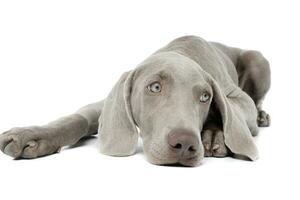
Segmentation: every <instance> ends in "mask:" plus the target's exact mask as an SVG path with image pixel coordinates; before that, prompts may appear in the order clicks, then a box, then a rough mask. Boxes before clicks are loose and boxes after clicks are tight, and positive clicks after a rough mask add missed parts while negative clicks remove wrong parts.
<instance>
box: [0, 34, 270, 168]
mask: <svg viewBox="0 0 300 200" xmlns="http://www.w3.org/2000/svg"><path fill="white" fill-rule="evenodd" d="M269 87H270V68H269V64H268V61H267V60H266V59H265V58H264V57H263V55H262V54H261V53H260V52H258V51H253V50H242V49H239V48H232V47H228V46H225V45H222V44H219V43H214V42H207V41H205V40H203V39H201V38H200V37H196V36H184V37H180V38H177V39H175V40H173V41H172V42H171V43H169V44H168V45H167V46H165V47H163V48H161V49H159V50H158V51H157V52H155V53H154V54H152V55H151V56H150V57H148V58H147V59H146V60H145V61H143V62H142V63H141V64H139V65H138V66H137V67H136V68H135V69H133V70H131V71H128V72H125V73H124V74H123V75H122V76H121V78H120V79H119V81H118V82H117V83H116V85H115V86H114V87H113V89H112V91H111V92H110V93H109V95H108V97H107V98H106V99H104V100H102V101H99V102H97V103H93V104H89V105H87V106H85V107H83V108H81V109H79V110H78V111H77V112H76V113H75V114H72V115H69V116H66V117H63V118H60V119H58V120H56V121H54V122H51V123H49V124H47V125H44V126H30V127H24V128H13V129H11V130H9V131H7V132H5V133H3V134H2V135H1V136H0V148H1V150H2V151H3V152H4V153H5V154H7V155H9V156H12V157H14V158H37V157H40V156H44V155H49V154H53V153H56V152H58V151H59V150H60V149H61V148H62V147H63V146H67V145H74V144H75V143H77V142H78V141H79V140H80V139H81V138H83V137H87V136H91V135H94V134H97V133H99V136H98V138H99V143H100V151H101V152H102V153H104V154H107V155H112V156H129V155H132V154H134V153H135V149H136V146H137V141H138V137H139V135H140V136H141V138H142V140H143V149H144V152H145V155H146V157H147V159H148V160H149V162H151V163H153V164H158V165H170V164H179V165H184V166H197V165H198V164H199V163H200V161H201V160H202V159H203V157H204V156H207V157H210V156H213V157H225V156H238V157H243V158H247V159H250V160H255V159H257V158H258V152H257V148H256V146H255V144H254V141H253V136H256V135H257V134H258V127H267V126H269V125H270V117H269V115H268V114H267V113H266V112H265V111H263V110H262V108H261V106H262V101H263V99H264V97H265V95H266V93H267V91H268V90H269ZM137 127H138V128H139V129H140V131H139V132H138V131H137Z"/></svg>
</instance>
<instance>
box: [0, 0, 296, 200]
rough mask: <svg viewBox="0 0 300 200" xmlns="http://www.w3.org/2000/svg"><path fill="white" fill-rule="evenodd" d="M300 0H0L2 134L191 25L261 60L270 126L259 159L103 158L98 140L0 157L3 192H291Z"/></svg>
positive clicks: (212, 195) (49, 111)
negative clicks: (267, 67)
mask: <svg viewBox="0 0 300 200" xmlns="http://www.w3.org/2000/svg"><path fill="white" fill-rule="evenodd" d="M299 10H300V7H299V6H298V5H297V1H288V0H285V1H281V2H280V1H261V0H260V1H254V0H251V1H248V2H247V1H228V0H227V1H214V0H210V1H199V0H198V1H188V0H184V1H174V0H172V1H165V0H164V1H162V0H160V1H154V0H151V1H141V0H139V1H138V0H137V1H130V0H127V1H121V0H120V1H115V0H109V1H102V2H101V1H74V0H72V1H63V0H52V1H40V0H37V1H1V2H0V101H1V103H0V132H4V131H6V130H7V129H10V128H12V127H15V126H28V125H33V124H35V125H42V124H45V123H47V122H49V121H51V120H54V119H56V118H57V117H61V116H64V115H67V114H70V113H72V112H74V111H76V110H77V109H78V108H79V107H81V106H83V105H85V104H87V103H90V102H94V101H97V100H100V99H102V98H104V97H105V96H106V95H107V94H108V92H109V91H110V89H111V88H112V86H113V84H114V83H115V82H116V81H117V80H118V78H119V77H120V76H121V74H122V73H123V72H124V71H127V70H130V69H132V68H134V67H135V66H136V65H137V64H138V63H139V62H141V61H142V60H143V59H145V58H146V57H147V56H148V55H150V54H151V53H152V52H154V51H155V50H157V49H158V48H160V47H162V46H163V45H165V44H167V43H168V42H170V41H171V40H173V39H175V38H176V37H179V36H183V35H186V34H194V35H198V36H201V37H203V38H205V39H206V40H213V41H218V42H223V43H225V44H228V45H232V46H238V47H242V48H246V49H257V50H260V51H261V52H263V54H264V55H265V56H266V57H267V58H268V60H269V61H270V64H271V69H272V88H271V91H270V93H269V94H268V96H267V98H266V100H265V104H264V108H265V109H266V111H268V112H269V113H270V114H271V117H272V126H271V127H270V128H265V129H261V133H260V136H259V137H257V139H256V141H257V145H258V149H259V151H260V159H259V160H258V161H256V162H248V161H241V160H236V159H232V158H224V159H214V158H206V159H205V160H204V161H203V163H202V165H200V166H199V167H196V168H183V167H161V166H155V165H152V164H150V163H148V162H147V161H146V159H145V157H144V155H143V153H142V150H141V148H139V150H138V153H137V154H136V155H134V156H131V157H125V158H115V157H109V156H104V155H101V154H100V153H99V152H98V150H97V148H96V139H92V140H90V141H87V142H85V143H86V145H83V146H80V147H78V148H65V149H63V151H62V152H61V153H59V154H55V155H52V156H47V157H43V158H40V159H35V160H18V161H15V160H13V159H11V158H10V157H8V156H6V155H4V154H2V153H1V154H0V196H1V199H31V200H35V199H46V200H48V199H51V200H53V199H89V200H91V199H172V200H175V199H231V200H233V199H251V200H253V199H263V198H264V199H299V198H300V196H299V179H300V177H299V170H300V166H299V152H300V151H299V148H300V145H299V139H300V137H299V135H300V132H299V130H298V129H297V128H298V126H297V124H299V118H298V116H299V111H300V110H299V100H300V99H299V97H298V96H299V95H298V91H299V87H300V80H299V79H300V77H299V67H300V66H299V64H300V63H299V53H300V51H299V45H300V40H299V36H300V31H299V29H298V28H299V24H300V23H299V19H300V14H299Z"/></svg>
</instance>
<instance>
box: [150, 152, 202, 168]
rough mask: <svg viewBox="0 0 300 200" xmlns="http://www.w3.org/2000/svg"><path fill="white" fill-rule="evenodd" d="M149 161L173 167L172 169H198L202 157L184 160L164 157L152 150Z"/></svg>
mask: <svg viewBox="0 0 300 200" xmlns="http://www.w3.org/2000/svg"><path fill="white" fill-rule="evenodd" d="M149 158H150V159H149V161H150V162H151V163H152V164H155V165H160V166H172V167H196V166H198V165H199V163H200V160H201V156H199V155H195V156H192V157H189V158H182V157H177V156H172V155H162V154H161V153H158V152H157V150H156V151H154V150H152V152H151V156H150V157H149Z"/></svg>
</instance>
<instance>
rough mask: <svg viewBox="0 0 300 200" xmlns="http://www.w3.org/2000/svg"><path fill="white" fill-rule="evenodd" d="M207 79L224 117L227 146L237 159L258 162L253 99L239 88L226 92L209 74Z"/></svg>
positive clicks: (228, 89) (255, 113)
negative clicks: (243, 158)
mask: <svg viewBox="0 0 300 200" xmlns="http://www.w3.org/2000/svg"><path fill="white" fill-rule="evenodd" d="M204 73H205V72H204ZM206 74H207V73H206ZM207 77H208V81H209V82H210V85H211V86H212V89H213V101H214V104H215V106H216V107H217V109H218V110H219V112H220V114H221V117H222V123H223V133H224V138H225V144H226V145H227V147H228V148H229V149H230V150H231V151H232V152H233V153H234V154H235V155H236V156H237V157H239V156H241V157H244V156H246V157H247V158H249V159H250V160H256V159H257V158H258V151H257V148H256V145H255V144H254V140H253V137H252V135H255V134H257V130H258V128H257V125H256V115H257V111H256V108H255V105H254V103H253V106H252V100H251V98H250V97H249V96H248V95H247V94H245V93H244V92H243V91H242V90H241V89H240V88H239V87H237V86H235V85H231V86H229V87H228V88H227V92H225V91H223V90H222V89H221V87H220V86H219V85H218V83H217V82H216V81H215V80H214V79H213V78H212V77H211V76H210V75H209V74H207ZM249 101H250V103H249ZM249 126H250V129H251V131H250V129H249ZM251 133H252V135H251Z"/></svg>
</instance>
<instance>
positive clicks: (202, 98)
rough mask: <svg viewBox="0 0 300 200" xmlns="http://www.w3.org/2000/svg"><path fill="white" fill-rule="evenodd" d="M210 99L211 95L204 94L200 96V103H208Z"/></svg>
mask: <svg viewBox="0 0 300 200" xmlns="http://www.w3.org/2000/svg"><path fill="white" fill-rule="evenodd" d="M209 99H210V94H208V93H207V92H203V94H201V96H200V102H207V101H208V100H209Z"/></svg>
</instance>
